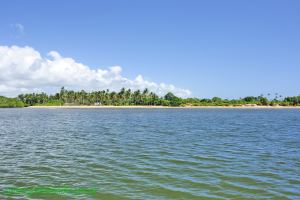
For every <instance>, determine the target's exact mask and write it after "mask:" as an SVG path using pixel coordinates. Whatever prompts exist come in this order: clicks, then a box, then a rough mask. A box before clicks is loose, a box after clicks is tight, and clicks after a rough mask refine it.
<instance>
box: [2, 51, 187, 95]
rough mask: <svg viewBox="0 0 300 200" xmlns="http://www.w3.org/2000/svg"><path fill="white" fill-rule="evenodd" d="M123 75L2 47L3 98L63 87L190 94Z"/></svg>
mask: <svg viewBox="0 0 300 200" xmlns="http://www.w3.org/2000/svg"><path fill="white" fill-rule="evenodd" d="M121 72H122V68H121V67H120V66H114V67H110V68H109V69H100V68H97V69H92V68H90V67H88V66H86V65H84V64H81V63H78V62H76V61H75V60H74V59H72V58H64V57H62V56H61V55H60V54H59V53H58V52H56V51H51V52H49V53H48V57H42V56H41V54H40V53H39V52H38V51H36V50H35V49H33V48H32V47H18V46H11V47H8V46H0V95H7V96H14V95H17V94H19V93H24V92H33V91H35V92H36V91H45V92H51V91H52V92H53V91H57V90H59V88H60V87H61V86H66V87H67V88H68V89H74V90H79V89H85V90H89V91H91V90H104V89H110V90H114V91H118V90H119V89H121V88H122V87H125V88H131V89H133V90H136V89H144V88H148V89H149V90H150V91H153V92H155V93H157V94H159V95H164V94H165V93H167V92H169V91H170V92H173V93H174V94H175V95H178V96H180V97H187V96H189V95H190V94H191V92H190V91H189V90H186V89H181V88H177V87H175V86H174V85H171V84H165V83H155V82H151V81H147V80H145V79H144V78H143V76H142V75H138V76H137V77H136V78H135V79H129V78H126V77H123V76H122V73H121Z"/></svg>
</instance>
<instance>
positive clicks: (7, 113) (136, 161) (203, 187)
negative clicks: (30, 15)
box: [0, 108, 300, 199]
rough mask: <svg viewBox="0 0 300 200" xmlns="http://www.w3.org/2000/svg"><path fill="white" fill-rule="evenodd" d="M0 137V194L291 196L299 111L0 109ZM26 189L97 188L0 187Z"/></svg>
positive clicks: (297, 166) (298, 162)
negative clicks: (8, 190) (93, 190)
mask: <svg viewBox="0 0 300 200" xmlns="http://www.w3.org/2000/svg"><path fill="white" fill-rule="evenodd" d="M0 137H1V139H0V199H5V198H8V197H11V198H13V199H300V109H221V108H217V109H211V108H210V109H205V108H204V109H111V108H110V109H42V108H40V109H30V108H25V109H0ZM34 187H54V188H55V187H71V188H96V189H97V192H96V193H93V194H70V193H69V194H31V195H25V194H18V195H13V196H8V195H7V194H4V193H3V190H4V189H5V188H34ZM1 191H2V192H1Z"/></svg>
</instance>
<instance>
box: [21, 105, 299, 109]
mask: <svg viewBox="0 0 300 200" xmlns="http://www.w3.org/2000/svg"><path fill="white" fill-rule="evenodd" d="M27 108H50V109H51V108H66V109H79V108H81V109H95V108H96V109H105V108H114V109H119V108H122V109H130V108H142V109H199V108H226V109H286V108H289V109H291V108H298V109H299V108H300V106H184V107H169V106H84V105H82V106H30V107H27Z"/></svg>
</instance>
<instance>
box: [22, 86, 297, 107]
mask: <svg viewBox="0 0 300 200" xmlns="http://www.w3.org/2000/svg"><path fill="white" fill-rule="evenodd" d="M268 96H269V95H268ZM18 100H20V101H22V102H23V103H24V104H25V105H28V106H32V105H45V106H59V105H99V106H100V105H115V106H131V105H149V106H241V105H266V106H267V105H270V106H275V105H281V106H300V96H295V97H286V98H282V96H280V95H277V94H276V96H275V97H274V98H273V99H270V97H269V98H267V97H264V96H263V95H260V96H257V97H254V96H248V97H245V98H240V99H221V98H219V97H214V98H212V99H199V98H187V99H182V98H179V97H177V96H175V95H174V94H172V93H171V92H169V93H167V94H166V95H165V96H163V97H160V96H158V95H157V94H155V93H153V92H150V91H149V90H148V89H145V90H143V91H141V90H136V91H132V90H130V89H125V88H122V89H121V90H120V91H119V92H114V91H109V90H102V91H93V92H86V91H84V90H81V91H72V90H66V89H65V88H64V87H62V88H61V90H60V92H59V93H56V94H55V95H47V94H46V93H32V94H21V95H19V96H18Z"/></svg>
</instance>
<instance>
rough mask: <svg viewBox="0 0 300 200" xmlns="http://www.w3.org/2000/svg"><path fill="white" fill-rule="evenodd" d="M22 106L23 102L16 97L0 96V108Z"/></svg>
mask: <svg viewBox="0 0 300 200" xmlns="http://www.w3.org/2000/svg"><path fill="white" fill-rule="evenodd" d="M19 107H24V103H23V102H22V101H20V100H18V99H16V98H7V97H2V96H0V108H19Z"/></svg>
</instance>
